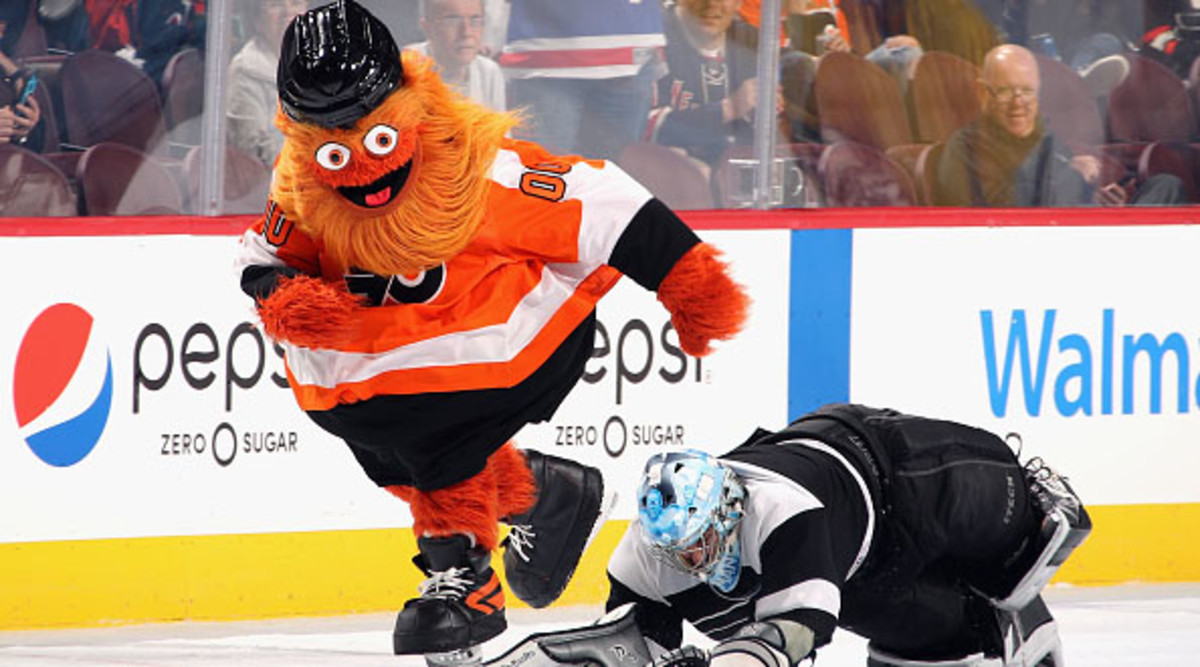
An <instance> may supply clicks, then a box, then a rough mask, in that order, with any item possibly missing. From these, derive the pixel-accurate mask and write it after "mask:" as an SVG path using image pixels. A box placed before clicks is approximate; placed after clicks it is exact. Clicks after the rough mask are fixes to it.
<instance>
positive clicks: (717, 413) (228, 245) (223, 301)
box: [0, 230, 789, 542]
mask: <svg viewBox="0 0 1200 667" xmlns="http://www.w3.org/2000/svg"><path fill="white" fill-rule="evenodd" d="M704 236H705V237H706V238H708V239H711V240H713V241H715V242H716V243H717V244H719V245H720V247H721V248H722V249H723V250H725V251H726V256H727V259H729V260H730V261H731V263H733V264H734V265H735V271H736V276H737V278H738V279H739V280H741V281H742V282H744V283H745V284H746V285H747V287H748V289H749V290H750V292H751V294H753V295H754V298H755V306H754V315H753V321H752V322H751V324H750V325H749V326H748V327H747V332H746V334H745V335H743V336H742V337H740V338H739V339H738V340H736V341H734V342H732V343H730V344H727V345H724V346H723V347H722V349H720V350H719V351H718V353H717V354H715V355H713V356H711V357H709V358H708V359H705V360H704V361H703V366H702V374H701V376H700V380H699V381H695V380H694V378H695V374H694V373H695V369H696V361H695V360H694V359H688V360H687V371H688V373H687V375H686V379H684V380H681V381H679V382H677V383H671V382H667V381H666V380H664V379H663V377H662V376H661V375H659V372H660V371H664V372H665V373H667V374H668V375H672V374H674V373H676V372H677V371H678V369H679V367H680V359H678V358H676V357H673V356H671V355H670V354H669V353H667V352H665V351H664V346H663V345H662V344H661V341H660V339H659V334H660V331H661V327H662V326H663V323H665V322H666V319H667V318H666V314H665V311H664V310H663V309H662V307H661V306H660V305H659V304H658V302H657V301H656V300H655V299H654V298H653V295H651V294H648V293H645V292H644V291H643V290H641V289H640V288H638V287H637V286H636V285H635V284H633V283H632V281H628V280H623V281H621V284H619V285H618V287H617V288H616V289H615V290H614V292H613V293H612V294H610V295H609V296H608V297H607V298H606V299H605V300H604V301H603V302H601V306H600V321H601V322H602V323H603V324H604V325H605V327H606V328H607V330H608V333H609V339H608V345H609V348H610V350H611V351H610V353H609V354H608V355H607V356H605V357H601V358H597V359H594V360H593V361H592V362H591V363H589V366H588V369H589V372H599V369H601V368H603V369H604V370H606V371H607V376H606V377H604V378H602V379H600V380H599V381H598V382H596V383H594V384H588V383H586V382H581V383H580V384H579V385H578V386H577V387H576V392H575V393H574V394H573V395H572V396H571V397H570V398H569V399H568V401H567V403H566V404H564V406H563V407H562V408H561V409H560V411H559V413H558V414H557V415H556V417H555V419H554V422H553V423H551V424H549V425H544V426H540V427H536V428H531V429H528V430H526V431H523V432H522V433H521V434H520V435H519V436H518V438H517V442H518V445H519V446H525V447H532V448H537V449H541V450H542V451H546V452H548V453H554V454H559V455H569V456H575V457H578V458H579V459H580V460H583V461H585V462H588V463H592V464H596V465H600V466H601V467H602V468H603V469H604V471H605V473H606V475H607V476H608V479H609V480H615V481H614V484H620V483H621V481H622V480H632V479H633V475H634V474H635V473H636V471H637V470H638V469H640V467H641V464H642V462H644V460H645V456H646V455H649V453H651V452H652V451H653V450H654V448H655V447H656V445H654V444H653V441H654V439H655V437H656V435H657V436H658V437H659V441H660V442H665V440H663V436H664V435H665V432H664V431H663V430H662V429H661V427H663V426H666V427H670V433H671V434H672V435H674V434H676V433H679V432H682V433H683V434H684V436H685V440H684V442H685V443H686V444H687V445H693V446H705V445H709V444H710V443H711V444H712V445H713V447H714V448H715V449H725V448H729V447H732V446H733V445H735V444H737V443H738V442H740V441H741V439H742V438H744V437H745V436H746V435H748V434H749V432H750V430H752V428H753V427H755V426H758V425H763V426H768V427H772V426H775V427H777V426H779V425H781V424H782V423H783V421H784V420H785V418H786V405H787V359H786V349H787V347H786V334H787V332H786V327H787V282H786V279H785V278H784V276H786V275H787V271H788V261H789V257H788V243H787V239H788V233H787V232H786V231H783V230H773V231H762V232H723V231H722V232H709V233H705V234H704ZM236 247H237V239H236V238H234V237H217V236H214V237H191V236H144V237H135V236H130V237H61V238H41V237H25V238H0V254H2V256H4V257H5V258H6V260H5V262H3V263H0V281H3V283H4V284H6V285H8V286H9V289H8V290H6V316H5V318H4V319H3V321H2V322H0V350H3V351H4V356H3V358H4V359H6V360H7V361H6V362H5V363H2V364H0V387H3V398H2V399H0V506H3V507H5V508H6V509H5V511H4V512H3V513H0V542H24V541H43V540H45V541H49V540H70V539H93V538H119V537H143V536H168V535H204V534H229V533H256V532H290V531H308V530H329V529H359V528H390V527H401V526H408V525H411V518H410V516H409V514H408V511H407V508H406V505H405V504H404V503H401V502H399V501H397V500H395V499H394V498H392V497H391V496H390V495H389V494H387V493H386V492H383V491H381V490H379V489H377V488H376V487H375V486H374V485H373V484H372V483H371V482H370V481H369V480H367V478H366V477H365V476H364V475H363V474H362V472H361V471H360V469H359V468H358V465H357V464H356V463H355V462H354V460H353V458H352V457H351V456H350V454H349V452H348V450H347V448H346V446H345V445H344V444H343V443H342V442H341V441H340V440H337V439H335V438H333V437H331V436H329V435H327V434H325V433H324V432H323V431H321V430H320V429H319V428H317V427H316V426H315V425H313V424H312V423H311V422H310V421H309V420H308V418H307V417H306V416H305V415H304V414H303V413H302V412H301V411H300V410H299V409H298V408H297V407H296V405H295V402H294V401H293V399H292V396H291V392H290V390H288V389H285V388H280V387H278V386H276V385H275V384H274V383H273V382H272V380H271V376H272V374H274V375H277V376H281V375H282V372H283V364H282V362H281V360H280V359H279V358H278V357H277V356H276V355H275V353H274V352H273V351H272V349H271V346H270V344H269V343H267V345H266V347H265V355H262V357H260V355H259V352H258V347H257V344H256V342H255V337H254V336H253V335H250V334H248V333H245V332H243V333H242V334H240V335H238V336H234V333H235V331H237V330H238V327H239V326H240V325H243V324H244V323H246V322H250V321H252V320H253V319H254V314H253V312H252V309H251V305H250V301H249V299H247V298H246V297H245V296H244V295H243V294H242V293H241V291H240V290H239V289H238V285H237V276H236V275H235V273H234V271H233V267H232V258H233V256H234V253H235V252H236ZM60 302H62V303H72V304H76V305H78V306H79V307H81V308H83V309H84V310H86V311H87V312H88V313H90V314H91V315H92V317H93V318H94V325H93V327H94V328H93V334H92V344H91V347H89V349H88V351H87V353H85V358H84V363H83V365H82V367H81V370H80V371H79V372H78V373H77V374H76V375H75V376H74V378H73V379H72V381H71V383H70V384H69V386H68V388H67V391H66V392H65V393H64V394H63V396H62V398H61V399H59V400H58V401H57V402H55V403H54V405H53V407H52V408H51V410H50V411H48V412H47V414H46V416H45V417H44V418H43V420H41V421H38V422H34V423H32V424H30V425H28V426H27V428H26V429H23V430H21V429H18V427H17V419H16V415H15V410H14V407H13V406H14V396H13V392H14V386H13V384H14V383H13V369H14V362H13V359H14V358H15V357H16V356H17V350H18V348H19V346H20V344H21V340H22V338H23V336H24V335H25V332H26V331H27V330H28V327H29V325H30V323H31V322H33V321H34V319H35V318H36V317H37V316H38V314H39V313H41V312H42V311H43V310H45V309H46V308H48V307H50V306H51V305H53V304H56V303H60ZM634 320H641V321H643V322H645V323H646V326H647V328H648V329H649V330H650V331H651V333H652V334H653V338H654V341H653V354H654V357H653V358H652V359H651V360H650V365H649V367H648V368H649V372H648V374H647V377H646V378H645V379H644V380H643V381H640V382H633V381H632V380H629V379H626V380H625V381H623V382H622V400H621V403H620V404H619V405H618V404H617V403H616V369H617V365H616V355H617V349H618V338H619V336H620V332H621V331H622V329H624V328H626V327H627V326H628V325H629V324H630V322H632V321H634ZM153 325H160V326H161V330H160V331H159V332H158V333H155V332H154V329H153ZM198 325H199V328H196V327H197V326H198ZM148 327H150V328H148ZM205 327H207V328H205ZM189 330H194V331H195V332H198V333H194V334H193V337H192V338H191V341H190V343H189V344H188V347H187V351H188V352H189V353H191V361H189V362H188V364H187V365H186V368H187V371H188V373H190V374H191V375H192V377H193V381H200V382H203V381H204V380H205V379H206V378H207V377H208V376H209V374H211V375H212V381H211V384H209V385H208V386H207V387H205V388H200V389H197V388H193V387H192V386H190V385H189V383H188V381H187V379H186V377H185V372H184V370H183V369H184V365H183V364H182V363H181V355H182V354H183V352H184V339H185V337H186V336H187V334H188V332H189ZM209 330H211V332H212V336H213V338H214V339H215V341H216V344H215V346H214V345H213V343H212V342H210V340H209V338H208V334H207V333H206V332H207V331H209ZM162 331H165V334H166V336H167V337H169V339H170V343H171V347H172V352H173V355H172V362H171V372H170V374H169V375H167V374H166V373H165V371H166V368H167V354H166V345H165V339H164V336H163V334H162V333H161V332H162ZM139 336H142V337H143V343H142V346H141V350H140V354H139V355H137V357H138V360H140V361H137V362H136V363H140V367H141V369H142V376H143V377H144V378H147V379H146V380H144V381H143V382H142V383H141V385H140V386H139V387H138V389H137V395H138V412H137V413H136V414H135V413H134V412H133V402H134V395H135V382H134V377H135V373H134V369H135V349H136V347H137V341H138V340H139ZM231 340H232V341H233V343H234V344H233V346H232V353H231V352H230V341H231ZM669 340H670V341H671V342H672V344H675V337H674V334H672V335H671V337H670V339H669ZM599 342H600V341H598V344H599ZM106 350H107V353H108V355H110V357H111V361H112V368H113V376H114V381H113V401H112V408H111V412H110V414H109V417H108V422H107V424H106V426H105V428H104V431H103V435H102V436H101V438H100V440H99V442H98V443H97V444H96V446H95V448H94V449H93V450H92V451H91V452H90V454H88V455H87V456H86V457H85V458H83V459H82V460H81V461H80V462H79V463H77V464H75V465H73V466H70V467H53V466H50V465H47V464H46V463H44V462H43V461H42V460H40V459H39V458H37V457H36V456H35V455H34V454H33V452H32V450H31V448H30V447H29V446H27V445H26V443H25V441H24V439H23V435H24V433H25V432H26V431H28V430H30V429H34V430H36V429H38V428H40V427H41V426H45V425H49V424H51V423H54V422H53V421H49V422H47V420H52V419H53V418H54V417H55V416H60V417H69V416H71V415H74V414H78V413H79V412H80V410H81V409H82V408H83V407H85V406H86V405H87V403H88V401H90V400H91V399H92V398H94V397H95V395H96V387H97V386H98V384H97V380H96V379H95V376H96V374H99V375H100V376H101V377H102V375H103V366H104V355H105V351H106ZM646 350H647V347H646V342H645V338H644V337H642V336H640V334H639V333H638V332H637V331H636V330H634V331H633V332H632V333H630V334H628V335H627V339H626V341H625V346H624V349H623V352H622V355H623V356H622V358H623V360H624V364H625V367H626V368H627V369H631V370H629V374H631V375H636V374H637V371H639V370H640V369H641V368H642V367H643V366H645V365H646V357H645V354H646ZM214 354H215V358H212V359H211V360H209V358H211V357H213V355H214ZM230 356H232V365H230V364H228V363H227V360H228V359H229V358H230ZM260 358H261V359H262V361H263V371H262V375H261V377H260V378H259V379H258V380H257V382H256V383H253V386H250V387H247V388H242V387H239V386H237V385H236V384H233V385H231V384H230V382H229V377H230V375H231V373H230V369H232V375H234V376H237V377H242V378H248V377H251V376H253V375H254V370H255V368H256V366H257V364H258V362H259V360H260ZM160 378H165V381H164V382H163V384H162V387H161V388H160V389H157V390H152V389H151V388H149V387H148V386H145V385H152V384H155V382H154V381H155V380H158V379H160ZM245 384H251V383H250V382H249V381H246V382H245ZM227 388H228V395H229V400H230V402H231V408H230V409H229V410H226V407H225V406H226V400H227ZM613 417H617V418H619V419H620V420H622V421H623V422H624V423H625V424H627V428H628V429H629V431H630V443H629V445H628V446H626V447H625V448H624V450H622V452H621V454H620V455H619V456H616V457H613V456H612V455H610V454H608V453H607V452H606V451H605V449H604V447H603V443H602V442H597V444H594V445H584V446H580V447H567V446H565V445H563V446H560V445H557V444H556V440H557V438H558V435H557V433H558V432H559V427H560V426H563V427H566V426H580V427H582V429H583V431H584V432H585V433H586V430H587V427H588V426H598V427H603V426H604V424H605V423H607V422H608V421H609V420H610V419H611V418H613ZM222 425H227V426H222ZM655 426H658V427H660V428H659V429H658V430H657V431H656V430H655V429H654V427H655ZM635 427H637V428H640V429H645V430H644V431H643V432H644V433H646V434H648V435H649V439H650V440H651V444H641V443H634V442H633V438H634V434H633V431H634V430H635ZM647 427H649V428H647ZM680 429H681V430H682V431H680ZM573 430H574V429H573ZM218 431H219V434H218V435H217V438H216V445H215V446H214V444H213V435H214V433H218ZM231 432H233V433H236V450H235V446H234V443H235V440H234V438H233V436H231V435H230V433H231ZM266 433H271V434H283V435H282V440H283V441H284V442H285V443H287V445H286V446H284V447H278V446H276V447H274V451H270V452H268V451H265V449H264V448H260V449H261V450H260V451H255V447H254V441H253V440H252V441H251V443H250V446H249V448H247V446H246V445H247V443H246V440H245V438H247V437H251V438H253V437H254V436H253V434H266ZM197 434H199V435H200V436H202V437H204V438H205V444H204V450H203V451H200V452H197V451H196V449H197V448H196V446H195V444H194V443H192V444H191V445H190V446H189V447H186V448H185V447H184V444H183V436H193V437H194V436H195V435H197ZM172 436H178V437H177V438H176V439H174V440H172ZM273 437H275V438H276V440H278V439H279V438H280V436H278V435H276V436H273ZM257 442H258V443H259V444H260V445H261V444H262V443H264V442H265V440H262V439H260V440H258V441H257ZM614 447H615V445H614ZM222 461H223V462H225V463H226V465H222V464H221V462H222ZM619 490H621V491H628V492H626V493H624V495H625V496H626V501H625V502H628V496H629V495H631V490H626V489H619ZM623 506H624V505H623ZM627 507H628V508H631V507H632V506H631V505H628V506H627ZM630 514H631V510H630V509H624V510H618V515H623V516H629V515H630Z"/></svg>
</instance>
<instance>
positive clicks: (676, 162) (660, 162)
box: [617, 144, 713, 210]
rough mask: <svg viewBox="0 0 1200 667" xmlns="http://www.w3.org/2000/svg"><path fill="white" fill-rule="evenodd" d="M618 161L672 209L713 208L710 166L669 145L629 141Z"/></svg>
mask: <svg viewBox="0 0 1200 667" xmlns="http://www.w3.org/2000/svg"><path fill="white" fill-rule="evenodd" d="M617 164H618V165H620V166H621V168H622V169H624V170H625V171H626V172H627V173H628V174H629V175H630V176H633V177H634V178H635V179H637V181H638V182H639V183H641V184H642V185H644V186H646V188H648V189H649V190H650V192H653V193H654V196H655V197H658V198H659V199H661V200H663V202H664V203H666V204H667V206H670V207H671V208H673V209H678V210H687V209H707V208H712V207H713V197H712V188H711V187H709V183H708V165H704V164H702V163H699V162H697V161H696V160H695V159H693V158H690V157H688V156H686V155H684V154H683V153H680V152H679V151H677V150H674V149H672V148H670V147H669V146H659V145H657V144H629V145H628V146H626V147H625V148H623V149H621V154H620V155H618V156H617Z"/></svg>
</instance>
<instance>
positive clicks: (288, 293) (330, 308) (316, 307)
mask: <svg viewBox="0 0 1200 667" xmlns="http://www.w3.org/2000/svg"><path fill="white" fill-rule="evenodd" d="M257 305H258V315H259V317H260V318H261V319H262V323H263V330H264V331H266V332H267V335H268V336H270V337H271V338H273V339H275V340H282V341H287V342H289V343H292V344H295V345H300V346H303V347H312V348H327V347H333V346H335V345H337V344H338V343H340V342H344V341H346V340H348V339H350V338H352V337H353V332H354V321H355V311H357V310H358V309H359V308H361V307H362V301H361V299H359V297H357V296H355V295H353V294H351V293H349V292H347V291H346V290H344V289H338V288H337V287H335V286H333V285H330V284H329V283H326V282H324V281H322V280H321V279H320V278H313V277H311V276H296V277H294V278H282V279H280V281H279V286H278V287H277V288H276V289H275V291H274V292H272V293H271V295H270V296H268V297H267V298H265V299H259V300H258V304H257Z"/></svg>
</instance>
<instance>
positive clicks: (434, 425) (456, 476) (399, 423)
mask: <svg viewBox="0 0 1200 667" xmlns="http://www.w3.org/2000/svg"><path fill="white" fill-rule="evenodd" d="M595 331H596V318H595V313H592V315H590V316H589V317H588V318H587V319H586V320H584V321H583V323H581V324H580V325H579V326H578V327H576V328H575V330H574V331H573V332H571V334H570V335H569V336H567V338H566V340H564V341H563V343H562V345H560V346H559V347H558V349H557V350H555V351H554V353H553V354H551V355H550V358H549V359H547V360H546V362H545V363H543V364H542V365H541V367H539V368H538V370H536V371H534V373H533V374H532V375H530V376H529V377H527V378H525V379H524V380H523V381H521V382H520V383H518V384H516V385H514V386H512V387H505V388H499V389H482V390H475V391H457V392H444V393H429V394H413V395H390V396H376V397H374V398H371V399H368V400H365V401H360V402H358V403H351V404H346V405H339V406H336V407H334V408H332V409H330V410H313V411H310V412H309V413H308V416H309V417H311V418H312V420H313V421H315V422H316V423H317V424H318V425H319V426H320V427H321V428H323V429H325V430H326V431H328V432H330V433H332V434H333V435H336V436H338V437H339V438H342V439H343V440H345V441H346V444H348V445H350V451H351V452H353V453H354V457H355V458H356V459H357V460H358V463H359V465H361V466H362V468H363V471H364V472H366V473H367V476H368V477H370V478H371V480H372V481H373V482H375V483H376V484H378V485H379V486H391V485H394V484H399V485H403V486H413V487H416V488H418V489H421V490H423V491H431V490H435V489H442V488H445V487H447V486H452V485H454V484H457V483H458V482H461V481H463V480H466V479H469V478H470V477H473V476H474V475H477V474H479V473H480V472H481V471H482V470H483V468H484V466H485V465H487V458H488V457H489V456H491V454H492V453H493V452H495V451H496V450H497V449H499V448H500V447H501V446H503V445H504V443H506V442H508V440H509V439H510V438H512V437H513V436H514V435H516V433H517V431H519V430H521V428H523V427H524V426H525V425H526V424H532V423H535V422H540V421H545V420H547V419H549V418H550V417H552V416H553V415H554V411H555V410H556V409H558V406H559V404H560V403H562V401H563V399H564V398H566V396H567V394H568V393H570V391H571V389H572V388H573V387H574V386H575V383H576V382H578V381H579V378H580V376H582V375H583V370H584V364H586V363H587V360H588V359H590V358H591V354H592V349H593V347H594V346H595Z"/></svg>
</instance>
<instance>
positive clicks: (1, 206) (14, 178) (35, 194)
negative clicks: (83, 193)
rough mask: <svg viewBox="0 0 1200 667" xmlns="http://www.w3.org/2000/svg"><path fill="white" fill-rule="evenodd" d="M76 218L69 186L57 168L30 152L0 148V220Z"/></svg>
mask: <svg viewBox="0 0 1200 667" xmlns="http://www.w3.org/2000/svg"><path fill="white" fill-rule="evenodd" d="M78 214H79V209H78V207H77V205H76V200H75V193H74V191H73V190H72V189H71V183H70V181H68V180H67V177H66V175H65V174H63V173H62V171H60V170H59V169H58V167H55V166H54V164H52V163H51V162H50V161H49V160H47V159H45V158H43V157H42V156H40V155H38V154H37V153H34V152H33V151H30V150H26V149H24V148H21V147H20V146H14V145H12V144H7V143H2V144H0V217H3V218H14V217H52V216H71V215H78Z"/></svg>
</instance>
